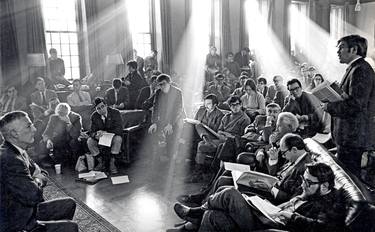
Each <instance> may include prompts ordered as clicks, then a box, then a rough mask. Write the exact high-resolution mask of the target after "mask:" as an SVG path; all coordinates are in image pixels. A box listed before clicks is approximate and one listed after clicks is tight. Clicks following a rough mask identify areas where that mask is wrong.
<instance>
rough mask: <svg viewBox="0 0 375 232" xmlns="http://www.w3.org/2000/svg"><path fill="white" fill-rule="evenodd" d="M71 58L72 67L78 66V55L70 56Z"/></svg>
mask: <svg viewBox="0 0 375 232" xmlns="http://www.w3.org/2000/svg"><path fill="white" fill-rule="evenodd" d="M70 58H71V60H72V67H78V66H79V58H78V56H71V57H70Z"/></svg>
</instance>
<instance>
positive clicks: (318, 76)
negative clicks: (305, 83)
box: [307, 73, 324, 91]
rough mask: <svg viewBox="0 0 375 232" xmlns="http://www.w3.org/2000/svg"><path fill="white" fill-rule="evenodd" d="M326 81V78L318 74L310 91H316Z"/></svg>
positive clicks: (309, 88)
mask: <svg viewBox="0 0 375 232" xmlns="http://www.w3.org/2000/svg"><path fill="white" fill-rule="evenodd" d="M323 81H324V78H323V76H322V74H320V73H316V74H315V75H314V77H313V79H312V82H311V84H310V86H309V87H308V89H307V90H308V91H311V90H313V89H315V88H316V87H317V86H318V85H320V84H322V83H323Z"/></svg>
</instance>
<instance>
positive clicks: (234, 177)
mask: <svg viewBox="0 0 375 232" xmlns="http://www.w3.org/2000/svg"><path fill="white" fill-rule="evenodd" d="M241 174H242V172H240V171H236V170H233V171H232V178H233V183H234V187H235V188H236V189H238V184H237V180H238V178H240V176H241Z"/></svg>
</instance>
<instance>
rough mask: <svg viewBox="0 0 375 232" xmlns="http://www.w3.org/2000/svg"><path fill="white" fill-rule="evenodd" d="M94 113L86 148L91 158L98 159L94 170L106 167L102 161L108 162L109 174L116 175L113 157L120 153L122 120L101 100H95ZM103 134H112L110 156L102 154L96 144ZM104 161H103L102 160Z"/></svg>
mask: <svg viewBox="0 0 375 232" xmlns="http://www.w3.org/2000/svg"><path fill="white" fill-rule="evenodd" d="M94 105H95V109H96V111H95V112H94V113H93V114H92V115H91V134H90V138H89V139H88V140H87V146H88V148H89V150H90V153H91V154H92V155H93V156H98V155H99V153H102V154H100V156H99V157H98V165H97V166H96V167H95V170H97V171H101V170H103V169H104V168H105V167H104V166H107V165H105V163H107V162H104V161H108V160H109V169H110V172H111V174H116V173H118V171H117V168H116V165H115V156H116V155H118V154H119V153H120V150H121V144H122V118H121V114H120V111H118V110H117V109H113V108H111V107H108V106H107V104H106V102H105V101H104V99H103V98H99V97H98V98H96V99H95V102H94ZM105 133H113V134H114V136H113V138H112V141H111V147H110V150H111V151H110V152H111V153H110V154H103V153H104V151H103V150H102V151H100V150H99V147H98V146H99V145H98V142H99V140H100V137H102V136H103V135H104V134H105ZM104 159H105V160H104Z"/></svg>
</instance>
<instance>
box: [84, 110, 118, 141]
mask: <svg viewBox="0 0 375 232" xmlns="http://www.w3.org/2000/svg"><path fill="white" fill-rule="evenodd" d="M107 109H108V114H107V118H106V120H105V123H104V122H103V120H102V116H101V115H100V114H99V113H98V112H96V111H95V112H94V113H93V114H92V115H91V137H95V134H96V132H97V131H99V130H103V131H106V132H109V133H114V134H115V135H119V136H122V118H121V113H120V111H118V110H116V109H113V108H111V107H107Z"/></svg>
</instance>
